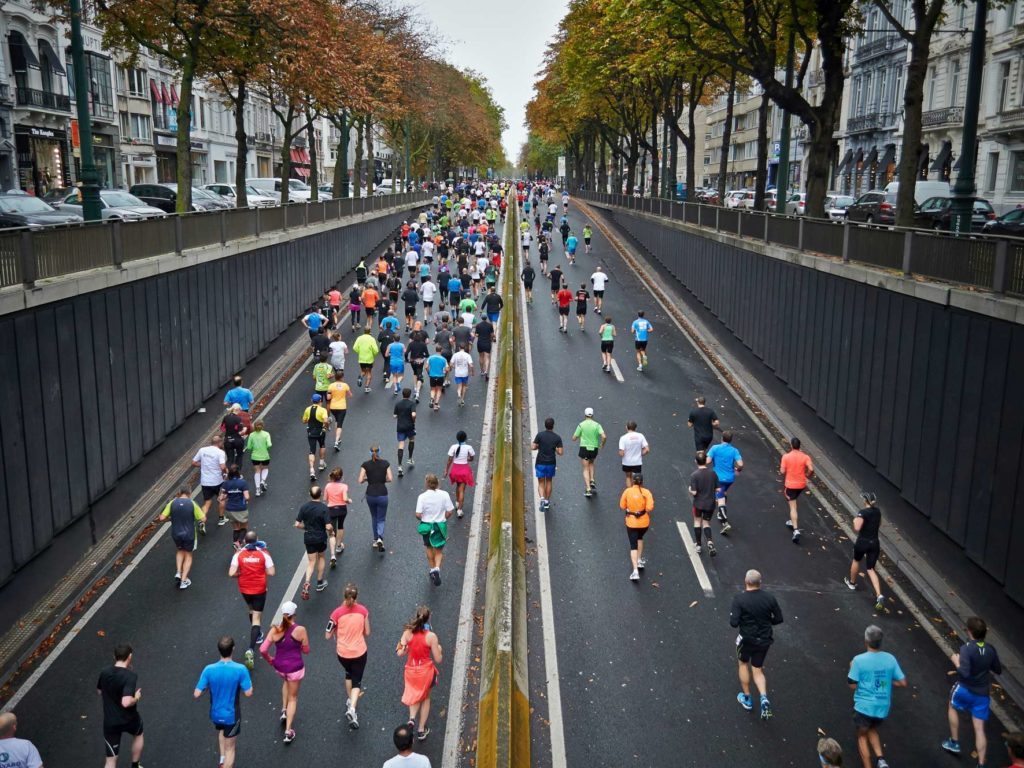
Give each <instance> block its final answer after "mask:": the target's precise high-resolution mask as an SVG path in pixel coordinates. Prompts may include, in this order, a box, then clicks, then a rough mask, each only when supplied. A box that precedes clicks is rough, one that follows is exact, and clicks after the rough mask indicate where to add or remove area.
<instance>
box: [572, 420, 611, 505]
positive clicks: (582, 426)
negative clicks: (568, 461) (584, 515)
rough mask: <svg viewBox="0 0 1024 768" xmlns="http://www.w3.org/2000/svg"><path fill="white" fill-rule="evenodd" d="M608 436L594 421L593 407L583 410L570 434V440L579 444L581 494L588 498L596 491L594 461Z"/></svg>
mask: <svg viewBox="0 0 1024 768" xmlns="http://www.w3.org/2000/svg"><path fill="white" fill-rule="evenodd" d="M607 439H608V436H607V435H606V434H605V433H604V427H602V426H601V425H600V424H598V423H597V422H596V421H594V409H593V408H587V409H586V410H584V411H583V421H581V422H580V423H579V426H577V427H576V431H575V432H574V433H573V435H572V441H573V442H574V443H579V444H580V453H579V456H580V464H581V465H582V467H583V488H584V491H583V495H584V496H586V497H587V498H588V499H589V498H590V497H592V496H593V495H594V494H595V493H597V480H596V479H595V474H594V462H595V461H597V452H598V451H599V450H601V449H602V448H604V444H605V441H607Z"/></svg>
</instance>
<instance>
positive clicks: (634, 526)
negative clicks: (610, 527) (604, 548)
mask: <svg viewBox="0 0 1024 768" xmlns="http://www.w3.org/2000/svg"><path fill="white" fill-rule="evenodd" d="M630 423H631V424H632V423H633V422H630ZM633 426H634V429H635V428H636V425H635V424H634V425H633ZM641 437H642V435H641ZM620 444H621V441H620ZM620 453H621V451H620ZM619 509H621V510H622V511H623V512H624V513H625V515H626V534H627V535H628V536H629V560H630V562H631V563H632V564H633V572H632V573H630V574H629V580H630V581H639V580H640V571H642V570H643V569H644V568H645V567H647V560H646V559H645V558H644V534H646V533H647V529H648V528H649V527H650V525H651V512H652V511H653V510H654V496H652V495H651V492H650V491H649V490H647V489H646V488H644V476H643V475H642V474H641V473H640V472H634V473H632V474H631V475H630V477H629V480H627V481H626V490H624V491H623V492H622V495H621V496H620V497H619Z"/></svg>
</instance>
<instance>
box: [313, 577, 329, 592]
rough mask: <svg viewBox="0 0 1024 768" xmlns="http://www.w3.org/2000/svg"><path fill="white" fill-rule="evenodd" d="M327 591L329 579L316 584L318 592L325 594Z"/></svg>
mask: <svg viewBox="0 0 1024 768" xmlns="http://www.w3.org/2000/svg"><path fill="white" fill-rule="evenodd" d="M325 589H327V579H324V580H323V581H318V582H317V583H316V591H317V592H323V591H324V590H325Z"/></svg>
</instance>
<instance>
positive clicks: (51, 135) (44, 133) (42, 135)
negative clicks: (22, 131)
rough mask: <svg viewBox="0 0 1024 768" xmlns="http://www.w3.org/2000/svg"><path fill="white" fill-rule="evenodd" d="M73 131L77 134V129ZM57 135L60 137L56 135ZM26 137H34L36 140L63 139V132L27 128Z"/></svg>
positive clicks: (32, 127)
mask: <svg viewBox="0 0 1024 768" xmlns="http://www.w3.org/2000/svg"><path fill="white" fill-rule="evenodd" d="M75 131H76V132H77V127H76V128H75ZM58 133H59V134H60V136H58V135H57V134H58ZM28 135H29V136H35V137H36V138H37V139H57V138H64V131H54V130H51V129H49V128H36V127H35V126H29V129H28Z"/></svg>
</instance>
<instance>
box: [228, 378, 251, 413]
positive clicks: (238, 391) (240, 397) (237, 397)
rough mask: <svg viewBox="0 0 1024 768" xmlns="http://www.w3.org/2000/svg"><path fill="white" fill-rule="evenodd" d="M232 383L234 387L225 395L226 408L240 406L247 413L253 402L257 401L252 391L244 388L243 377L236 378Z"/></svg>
mask: <svg viewBox="0 0 1024 768" xmlns="http://www.w3.org/2000/svg"><path fill="white" fill-rule="evenodd" d="M231 383H232V384H233V385H234V386H233V387H232V388H231V389H229V390H228V391H227V394H225V395H224V407H225V408H230V407H231V406H232V405H235V404H238V405H240V406H242V410H243V411H245V412H246V413H248V412H249V409H250V408H252V404H253V401H254V400H255V399H256V398H254V397H253V394H252V390H251V389H246V388H245V387H243V386H242V377H241V376H235V377H234V378H233V379H232V380H231Z"/></svg>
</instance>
